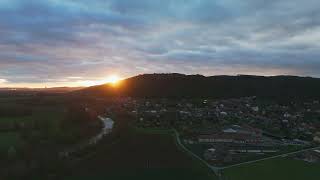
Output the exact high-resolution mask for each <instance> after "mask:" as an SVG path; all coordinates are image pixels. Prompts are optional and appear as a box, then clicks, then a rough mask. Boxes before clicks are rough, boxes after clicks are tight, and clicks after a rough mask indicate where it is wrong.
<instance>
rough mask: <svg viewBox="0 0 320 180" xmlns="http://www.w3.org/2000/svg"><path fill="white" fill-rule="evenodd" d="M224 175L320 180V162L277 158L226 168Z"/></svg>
mask: <svg viewBox="0 0 320 180" xmlns="http://www.w3.org/2000/svg"><path fill="white" fill-rule="evenodd" d="M223 175H224V177H225V178H226V179H228V180H286V179H288V180H304V179H305V180H319V179H320V163H318V164H312V163H307V162H304V161H301V160H294V159H290V158H277V159H271V160H266V161H261V162H257V163H252V164H249V165H243V166H239V167H234V168H230V169H226V170H224V171H223Z"/></svg>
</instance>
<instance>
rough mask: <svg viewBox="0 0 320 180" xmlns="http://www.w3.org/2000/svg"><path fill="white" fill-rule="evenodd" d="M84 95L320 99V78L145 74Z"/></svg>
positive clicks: (89, 91)
mask: <svg viewBox="0 0 320 180" xmlns="http://www.w3.org/2000/svg"><path fill="white" fill-rule="evenodd" d="M74 94H80V95H83V96H99V97H108V96H128V97H155V98H163V97H168V98H169V97H172V98H181V97H183V98H200V97H207V98H232V97H244V96H262V97H284V98H316V99H320V79H319V78H311V77H298V76H270V77H265V76H251V75H238V76H208V77H206V76H203V75H184V74H176V73H173V74H144V75H138V76H135V77H131V78H128V79H125V80H123V81H122V82H121V83H120V84H119V86H117V87H113V86H112V85H111V84H104V85H99V86H93V87H89V88H85V89H82V90H80V91H76V92H75V93H74Z"/></svg>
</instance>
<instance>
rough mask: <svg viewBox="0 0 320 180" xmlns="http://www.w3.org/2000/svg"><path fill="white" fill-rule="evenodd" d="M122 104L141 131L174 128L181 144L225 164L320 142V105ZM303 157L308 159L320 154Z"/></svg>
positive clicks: (252, 100)
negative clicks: (142, 129) (179, 135)
mask: <svg viewBox="0 0 320 180" xmlns="http://www.w3.org/2000/svg"><path fill="white" fill-rule="evenodd" d="M124 106H125V107H126V108H127V110H128V111H129V112H130V113H131V114H132V115H133V117H134V118H135V119H136V123H137V126H138V127H141V128H160V129H161V128H162V129H165V128H174V129H175V130H177V131H178V132H179V133H180V134H181V140H182V142H183V144H184V145H185V146H186V147H187V148H188V149H190V150H191V151H192V152H194V153H195V154H197V155H198V156H199V157H202V158H203V159H205V160H206V161H207V162H209V163H210V164H212V165H217V166H222V165H230V164H234V163H240V162H244V161H249V160H255V159H259V158H265V157H269V156H273V155H279V154H285V153H289V152H294V151H298V150H303V149H305V148H310V147H313V146H315V145H316V144H318V143H320V132H318V131H317V129H319V128H320V123H319V118H320V104H319V101H308V102H289V103H278V102H274V101H269V100H263V99H258V98H256V97H244V98H237V99H226V100H225V99H224V100H210V99H193V100H187V99H179V100H172V99H170V100H168V99H127V100H126V103H124ZM311 154H312V155H310V153H304V154H303V155H300V157H302V156H303V157H304V158H302V159H305V160H307V161H308V159H310V158H313V159H312V161H314V160H315V159H316V161H318V160H317V159H318V158H316V157H320V153H319V152H318V151H312V153H311Z"/></svg>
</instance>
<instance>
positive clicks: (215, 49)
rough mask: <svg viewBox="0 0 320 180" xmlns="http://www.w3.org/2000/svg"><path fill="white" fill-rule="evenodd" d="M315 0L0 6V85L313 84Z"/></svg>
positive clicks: (72, 0)
mask: <svg viewBox="0 0 320 180" xmlns="http://www.w3.org/2000/svg"><path fill="white" fill-rule="evenodd" d="M319 57H320V1H319V0H303V1H302V0H90V1H88V0H0V87H45V86H46V87H51V86H86V85H94V84H98V83H103V82H104V81H105V80H106V79H108V77H110V76H118V77H121V78H126V77H130V76H134V75H138V74H144V73H170V72H175V73H184V74H203V75H207V76H209V75H237V74H253V75H267V76H270V75H299V76H313V77H320V59H319Z"/></svg>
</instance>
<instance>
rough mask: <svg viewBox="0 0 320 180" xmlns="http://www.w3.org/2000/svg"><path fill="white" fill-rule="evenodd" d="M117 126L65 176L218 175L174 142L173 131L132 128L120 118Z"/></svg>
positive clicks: (188, 179) (175, 179)
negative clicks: (114, 132) (109, 137)
mask: <svg viewBox="0 0 320 180" xmlns="http://www.w3.org/2000/svg"><path fill="white" fill-rule="evenodd" d="M118 123H119V121H118ZM120 124H121V122H120ZM123 124H124V125H123ZM123 126H124V127H123ZM118 129H120V130H119V131H118V133H119V134H118V135H116V138H115V139H113V140H112V141H110V143H107V142H105V143H103V144H101V145H100V147H98V148H97V151H96V152H95V153H94V154H93V155H90V156H89V157H88V158H85V159H83V160H81V161H80V162H77V163H76V165H75V166H74V167H73V168H72V171H71V172H69V173H70V174H69V176H67V177H66V178H65V179H66V180H73V179H77V180H78V179H80V180H81V179H84V180H85V179H94V180H96V179H97V180H99V179H120V180H122V179H132V180H150V179H152V180H179V179H183V180H194V179H197V180H198V179H199V180H214V179H217V178H216V177H215V176H214V175H213V173H212V172H211V171H210V170H209V169H208V168H207V167H206V166H204V165H203V164H202V163H201V162H199V161H198V160H195V159H194V158H193V157H191V156H190V155H188V154H187V153H185V152H184V151H183V150H181V149H180V147H179V146H177V144H176V141H175V140H176V139H175V137H174V134H173V131H171V130H152V129H148V130H146V129H135V128H132V127H129V125H128V122H123V120H122V125H120V126H119V124H118Z"/></svg>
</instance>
